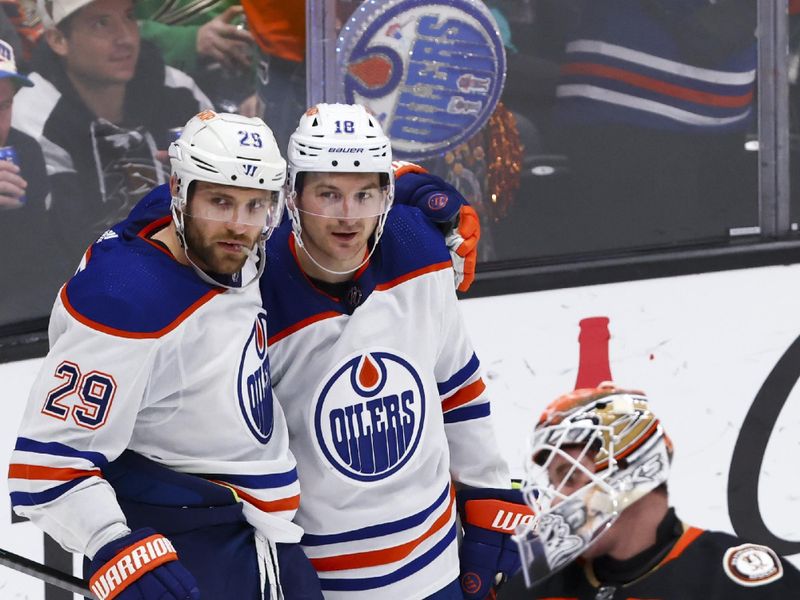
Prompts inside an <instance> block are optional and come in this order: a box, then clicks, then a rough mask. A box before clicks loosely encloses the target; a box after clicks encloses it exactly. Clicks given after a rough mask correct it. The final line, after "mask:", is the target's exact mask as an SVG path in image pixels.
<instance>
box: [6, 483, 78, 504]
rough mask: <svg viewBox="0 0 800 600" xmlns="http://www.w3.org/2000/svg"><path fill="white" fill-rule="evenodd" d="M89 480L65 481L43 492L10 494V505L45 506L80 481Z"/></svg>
mask: <svg viewBox="0 0 800 600" xmlns="http://www.w3.org/2000/svg"><path fill="white" fill-rule="evenodd" d="M87 479H89V478H88V477H80V478H78V479H73V480H72V481H67V482H66V483H62V484H61V485H57V486H55V487H51V488H50V489H47V490H45V491H43V492H35V493H31V492H11V494H10V495H11V505H12V506H35V505H37V504H45V503H47V502H51V501H53V500H55V499H56V498H58V497H59V496H61V495H62V494H65V493H67V492H68V491H69V490H71V489H72V488H74V487H75V486H76V485H78V484H79V483H81V482H82V481H86V480H87Z"/></svg>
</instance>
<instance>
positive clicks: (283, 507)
mask: <svg viewBox="0 0 800 600" xmlns="http://www.w3.org/2000/svg"><path fill="white" fill-rule="evenodd" d="M168 207H169V191H168V190H167V188H166V186H162V187H159V188H156V190H154V192H152V193H151V194H150V195H149V196H148V197H147V198H145V199H144V200H142V202H141V203H140V204H139V205H138V206H137V208H136V209H134V211H133V212H132V213H131V216H130V217H129V218H128V220H126V221H124V222H123V223H121V224H119V225H118V226H116V227H115V228H114V229H113V230H110V231H108V232H106V234H104V235H103V236H102V237H101V238H100V240H98V241H97V242H96V243H95V244H93V245H92V246H91V247H90V249H89V251H88V253H87V257H86V259H85V261H86V262H85V267H84V268H83V269H82V270H80V271H79V272H78V273H77V274H76V275H75V276H74V277H73V278H72V279H71V280H70V281H69V282H67V284H66V285H65V286H64V287H63V288H62V289H61V292H60V294H59V297H58V299H57V300H56V303H55V306H54V308H53V312H52V316H51V319H50V331H49V334H50V352H49V354H48V355H47V357H46V358H45V360H44V364H43V366H42V370H41V371H40V373H39V375H38V377H37V379H36V382H35V383H34V385H33V388H32V389H31V392H30V397H29V400H28V406H27V409H26V412H25V415H24V419H23V422H22V425H21V427H20V431H19V437H18V439H17V442H16V447H15V450H14V453H13V455H12V459H11V466H10V470H9V487H10V491H11V501H12V505H13V507H14V510H15V512H16V513H17V514H19V515H22V516H26V517H29V518H30V519H31V520H32V521H33V522H34V523H36V524H37V525H38V526H39V527H41V528H42V529H43V530H45V531H46V532H47V533H49V534H50V535H51V536H53V537H54V538H55V539H56V540H57V541H59V542H60V543H61V544H62V545H63V546H64V547H65V548H67V549H69V550H72V551H75V552H80V553H83V554H86V555H88V556H90V557H91V556H93V555H94V554H95V552H96V551H97V550H98V549H99V548H100V547H101V546H103V545H104V544H105V543H107V542H109V541H110V540H112V539H115V538H117V537H120V536H121V535H124V534H125V533H127V531H128V527H127V525H126V521H125V516H124V514H123V513H122V511H121V509H120V506H119V503H118V502H117V499H116V497H115V494H114V490H113V489H112V487H111V486H110V485H109V483H108V482H107V481H106V480H105V479H104V478H103V470H104V467H105V466H106V465H107V464H108V463H109V462H110V461H114V460H115V459H116V458H117V457H118V456H120V454H121V453H122V452H123V451H124V450H126V449H130V450H132V451H134V452H136V453H138V454H140V455H142V456H144V457H146V458H149V459H151V460H153V461H156V462H157V463H160V464H162V465H165V466H167V467H170V468H172V469H173V470H175V471H179V472H183V473H191V474H197V475H200V476H202V477H204V478H205V479H208V480H210V481H215V482H218V483H220V484H221V485H223V486H226V487H227V488H231V489H232V490H233V492H235V494H236V495H237V496H238V498H239V499H240V500H241V501H242V502H243V503H244V506H243V511H244V516H245V518H246V519H247V521H248V522H249V523H250V524H252V526H253V527H254V528H256V529H257V530H260V531H261V532H262V533H264V534H265V535H266V536H267V538H268V539H270V540H272V541H275V542H296V541H298V540H299V539H300V536H301V534H302V531H301V530H300V528H299V527H297V525H295V524H294V523H291V522H290V521H291V520H292V518H293V517H294V514H295V511H296V509H297V506H298V504H299V484H298V481H297V471H296V468H295V461H294V457H293V456H292V454H291V452H290V451H289V448H288V438H287V434H286V423H285V420H284V416H283V412H282V411H281V408H280V406H279V405H278V404H277V403H273V397H272V394H271V391H270V375H269V358H268V354H267V346H266V342H267V331H266V313H265V312H264V309H263V308H262V303H261V298H260V294H259V289H258V286H257V285H251V286H248V287H245V288H243V289H241V290H236V291H233V290H227V291H226V290H225V289H224V288H222V287H216V286H212V285H209V284H207V283H205V282H203V281H202V280H201V279H200V278H199V277H198V276H197V274H196V273H195V272H194V271H193V269H192V268H190V267H185V266H182V265H180V264H179V263H178V262H177V261H176V260H175V259H174V258H173V257H172V255H171V254H170V253H169V252H167V251H166V250H165V249H164V248H163V247H161V246H160V245H159V244H157V243H156V242H154V241H152V240H151V239H149V237H148V236H149V235H150V233H151V232H154V231H157V230H158V229H160V228H161V227H163V226H165V225H166V224H167V223H168V222H169V218H170V217H164V216H163V215H165V214H168ZM254 268H255V267H254V265H252V264H249V263H248V264H247V265H246V269H254ZM221 489H226V488H221ZM233 492H231V491H230V490H227V493H228V494H229V495H231V496H233V495H234V494H233ZM234 502H235V500H234Z"/></svg>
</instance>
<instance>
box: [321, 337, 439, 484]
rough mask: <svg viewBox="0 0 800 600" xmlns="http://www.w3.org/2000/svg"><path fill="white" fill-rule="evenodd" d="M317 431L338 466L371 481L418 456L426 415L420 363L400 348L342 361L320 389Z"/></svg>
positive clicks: (353, 477)
mask: <svg viewBox="0 0 800 600" xmlns="http://www.w3.org/2000/svg"><path fill="white" fill-rule="evenodd" d="M311 417H312V420H313V422H312V424H311V427H312V431H314V433H315V441H316V446H317V450H318V451H319V453H320V454H321V455H322V457H323V462H325V463H326V464H328V465H329V466H330V468H331V469H333V470H334V472H336V473H339V474H340V475H341V476H342V477H344V478H346V479H347V480H348V481H350V482H351V483H352V482H359V483H362V484H368V483H371V482H375V481H380V480H382V479H385V478H387V477H390V476H391V475H393V474H394V473H397V472H398V471H400V470H401V469H402V468H403V467H404V466H406V465H407V464H408V463H409V461H411V459H412V458H413V456H414V452H415V450H416V449H417V446H418V444H419V441H420V438H421V437H422V428H423V423H424V421H425V391H424V389H423V386H422V380H421V379H420V376H419V373H418V369H416V368H415V367H414V366H413V365H412V363H411V361H410V360H409V359H408V358H406V357H403V356H400V355H398V354H397V353H395V352H387V351H379V350H373V351H369V352H366V353H359V354H357V355H355V356H350V357H348V358H346V359H345V360H343V361H341V362H340V363H339V364H338V365H336V366H335V367H334V368H333V369H331V371H330V372H329V373H328V375H327V376H326V377H325V378H324V379H323V380H322V383H321V384H320V386H319V387H318V389H317V392H316V393H315V394H314V410H313V413H312V415H311Z"/></svg>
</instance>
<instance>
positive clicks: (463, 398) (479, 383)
mask: <svg viewBox="0 0 800 600" xmlns="http://www.w3.org/2000/svg"><path fill="white" fill-rule="evenodd" d="M485 389H486V384H485V383H483V379H482V378H481V379H476V380H475V381H473V382H472V383H470V384H469V385H467V386H464V387H463V388H461V389H460V390H458V391H457V392H456V393H455V394H453V395H452V396H450V397H449V398H448V399H447V400H445V401H443V402H442V411H444V412H447V411H448V410H453V409H454V408H458V407H459V406H463V405H464V404H466V403H467V402H472V401H473V400H475V398H477V397H478V396H480V395H481V394H482V393H483V390H485Z"/></svg>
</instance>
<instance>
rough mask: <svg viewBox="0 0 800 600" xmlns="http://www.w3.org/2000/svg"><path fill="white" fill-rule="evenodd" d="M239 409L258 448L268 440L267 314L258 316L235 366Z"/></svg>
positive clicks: (269, 393)
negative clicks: (236, 366)
mask: <svg viewBox="0 0 800 600" xmlns="http://www.w3.org/2000/svg"><path fill="white" fill-rule="evenodd" d="M237 386H238V389H237V392H238V396H239V406H240V408H241V409H242V416H243V417H244V420H245V423H247V427H248V428H249V429H250V431H251V432H252V434H253V435H254V436H255V437H256V439H257V440H258V441H259V442H261V443H262V444H266V443H267V442H269V440H270V438H271V437H272V427H273V414H272V382H271V379H270V374H269V355H268V354H267V314H266V313H265V312H260V313H259V314H258V316H257V317H256V320H255V323H254V324H253V329H252V330H251V331H250V335H249V337H248V338H247V342H246V343H245V345H244V350H243V351H242V360H241V361H240V363H239V377H238V381H237Z"/></svg>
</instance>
